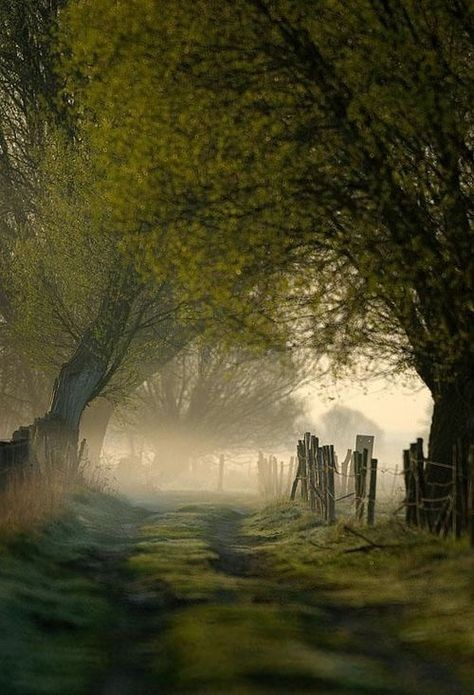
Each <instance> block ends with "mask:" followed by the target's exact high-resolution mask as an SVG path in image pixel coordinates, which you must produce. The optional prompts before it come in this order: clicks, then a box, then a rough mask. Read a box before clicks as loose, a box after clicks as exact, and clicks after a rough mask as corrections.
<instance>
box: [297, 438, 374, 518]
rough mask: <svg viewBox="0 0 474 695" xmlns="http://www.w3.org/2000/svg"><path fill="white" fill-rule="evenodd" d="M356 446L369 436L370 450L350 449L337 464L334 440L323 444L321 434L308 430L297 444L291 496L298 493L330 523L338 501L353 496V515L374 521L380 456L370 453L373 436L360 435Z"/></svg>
mask: <svg viewBox="0 0 474 695" xmlns="http://www.w3.org/2000/svg"><path fill="white" fill-rule="evenodd" d="M357 439H358V441H357V443H356V447H357V446H359V447H362V446H364V445H365V444H366V443H367V441H369V440H370V444H369V445H370V450H369V449H368V448H365V446H364V448H363V449H362V451H359V450H357V449H356V450H355V451H354V452H352V451H351V450H350V449H348V450H347V454H346V457H345V459H344V460H343V461H342V462H341V464H340V465H339V464H338V460H337V456H336V454H335V451H334V446H333V445H332V444H329V445H322V446H320V443H319V439H318V437H316V436H314V435H312V434H311V433H310V432H306V433H305V435H304V438H303V439H302V440H300V441H299V442H298V446H297V468H296V475H295V478H294V481H293V484H292V486H291V491H290V499H292V500H294V499H295V498H296V496H297V493H298V488H299V494H300V497H301V499H302V500H303V501H304V502H306V503H308V504H309V507H310V509H311V510H312V511H314V512H315V513H317V514H319V515H320V516H321V517H322V518H323V519H324V520H325V521H327V523H329V524H334V522H335V521H336V511H337V503H338V502H340V501H342V500H347V499H349V498H353V501H354V515H355V517H356V519H357V520H358V521H363V520H364V519H367V523H368V524H369V525H372V524H373V523H374V522H375V502H376V494H377V459H375V458H372V457H371V455H370V454H371V453H372V449H373V437H364V436H362V435H358V438H357Z"/></svg>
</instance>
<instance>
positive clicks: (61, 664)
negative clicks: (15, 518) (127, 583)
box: [0, 493, 133, 695]
mask: <svg viewBox="0 0 474 695" xmlns="http://www.w3.org/2000/svg"><path fill="white" fill-rule="evenodd" d="M131 514H133V512H132V511H131V509H130V508H129V507H128V506H127V505H124V504H123V503H121V502H119V501H118V500H116V499H114V498H112V497H107V496H105V495H101V494H93V493H83V494H78V495H76V496H74V497H73V498H72V499H71V500H70V502H69V503H68V505H67V511H66V512H64V513H63V514H62V515H61V516H60V517H59V518H57V519H56V520H53V521H50V523H49V524H46V525H45V526H44V527H43V528H42V529H41V530H40V531H38V532H36V533H30V534H28V535H25V534H20V535H16V536H13V537H12V536H11V535H9V536H8V537H7V538H4V539H3V541H2V544H1V546H0V692H1V693H3V694H5V695H9V694H12V695H14V694H17V693H18V694H19V695H20V694H21V695H23V694H25V695H30V694H31V695H33V694H34V695H41V694H43V693H44V694H48V695H50V694H57V695H65V694H66V693H68V695H74V694H76V693H77V694H79V693H81V694H82V693H87V692H93V687H94V684H95V683H96V681H97V678H99V677H100V674H101V673H102V672H103V671H104V668H106V665H107V659H108V655H107V647H106V644H105V642H104V635H106V634H107V633H108V631H109V628H110V625H113V621H114V619H115V616H114V614H113V610H112V607H111V605H110V603H109V601H108V598H107V593H106V592H105V591H104V585H103V583H102V582H101V578H100V576H99V575H98V566H99V563H98V558H99V556H101V557H102V556H103V555H104V553H105V554H106V553H108V552H109V553H112V552H114V553H115V552H117V544H119V545H120V542H122V540H123V542H124V543H125V542H126V541H125V535H121V533H120V525H121V523H122V520H125V521H126V520H127V518H128V519H129V520H130V516H131ZM101 562H102V560H101Z"/></svg>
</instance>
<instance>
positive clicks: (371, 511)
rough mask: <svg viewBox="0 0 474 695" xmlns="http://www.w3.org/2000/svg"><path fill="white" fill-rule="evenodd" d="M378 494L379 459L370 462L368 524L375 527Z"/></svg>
mask: <svg viewBox="0 0 474 695" xmlns="http://www.w3.org/2000/svg"><path fill="white" fill-rule="evenodd" d="M376 494H377V459H371V461H370V481H369V499H368V502H367V523H368V525H369V526H373V525H374V522H375V496H376Z"/></svg>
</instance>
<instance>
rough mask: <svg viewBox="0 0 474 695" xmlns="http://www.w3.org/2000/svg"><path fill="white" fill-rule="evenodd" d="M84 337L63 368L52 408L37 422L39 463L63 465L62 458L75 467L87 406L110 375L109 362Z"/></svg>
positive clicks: (36, 434) (36, 437) (87, 337)
mask: <svg viewBox="0 0 474 695" xmlns="http://www.w3.org/2000/svg"><path fill="white" fill-rule="evenodd" d="M89 337H90V336H87V335H85V336H84V338H83V340H82V341H81V342H80V343H79V345H78V347H77V349H76V351H75V353H74V354H73V356H72V357H71V359H70V360H69V361H68V362H66V364H64V365H63V367H62V368H61V371H60V373H59V376H58V378H57V380H56V383H55V386H54V390H53V395H52V399H51V405H50V408H49V410H48V412H47V413H46V415H45V416H44V417H42V418H39V419H38V420H36V422H35V427H34V429H35V433H34V437H35V449H36V452H37V456H38V457H39V459H40V460H41V459H43V460H44V459H46V463H48V462H49V463H53V464H54V465H61V460H62V457H64V458H65V459H67V461H68V462H69V466H74V465H75V463H77V462H75V461H74V457H75V454H76V453H77V445H78V437H79V423H80V420H81V416H82V413H83V411H84V408H85V407H86V405H87V404H88V403H89V401H91V400H92V399H93V398H94V396H95V395H96V393H97V390H98V388H99V386H100V384H101V382H102V381H103V379H104V377H105V376H106V374H107V362H106V361H105V360H104V359H101V358H100V357H99V356H98V355H97V354H96V353H95V352H94V351H93V350H92V349H91V347H90V340H89Z"/></svg>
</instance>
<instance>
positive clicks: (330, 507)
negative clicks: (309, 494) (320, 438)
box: [327, 444, 336, 524]
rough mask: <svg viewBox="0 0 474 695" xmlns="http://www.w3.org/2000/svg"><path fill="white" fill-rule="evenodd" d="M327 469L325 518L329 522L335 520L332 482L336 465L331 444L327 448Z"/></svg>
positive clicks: (332, 522)
mask: <svg viewBox="0 0 474 695" xmlns="http://www.w3.org/2000/svg"><path fill="white" fill-rule="evenodd" d="M327 455H328V469H327V471H328V472H327V480H328V486H327V507H328V512H327V520H328V522H329V523H330V524H334V523H335V521H336V489H335V484H334V471H335V466H336V461H335V453H334V447H333V446H332V444H331V445H330V446H328V448H327Z"/></svg>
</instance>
